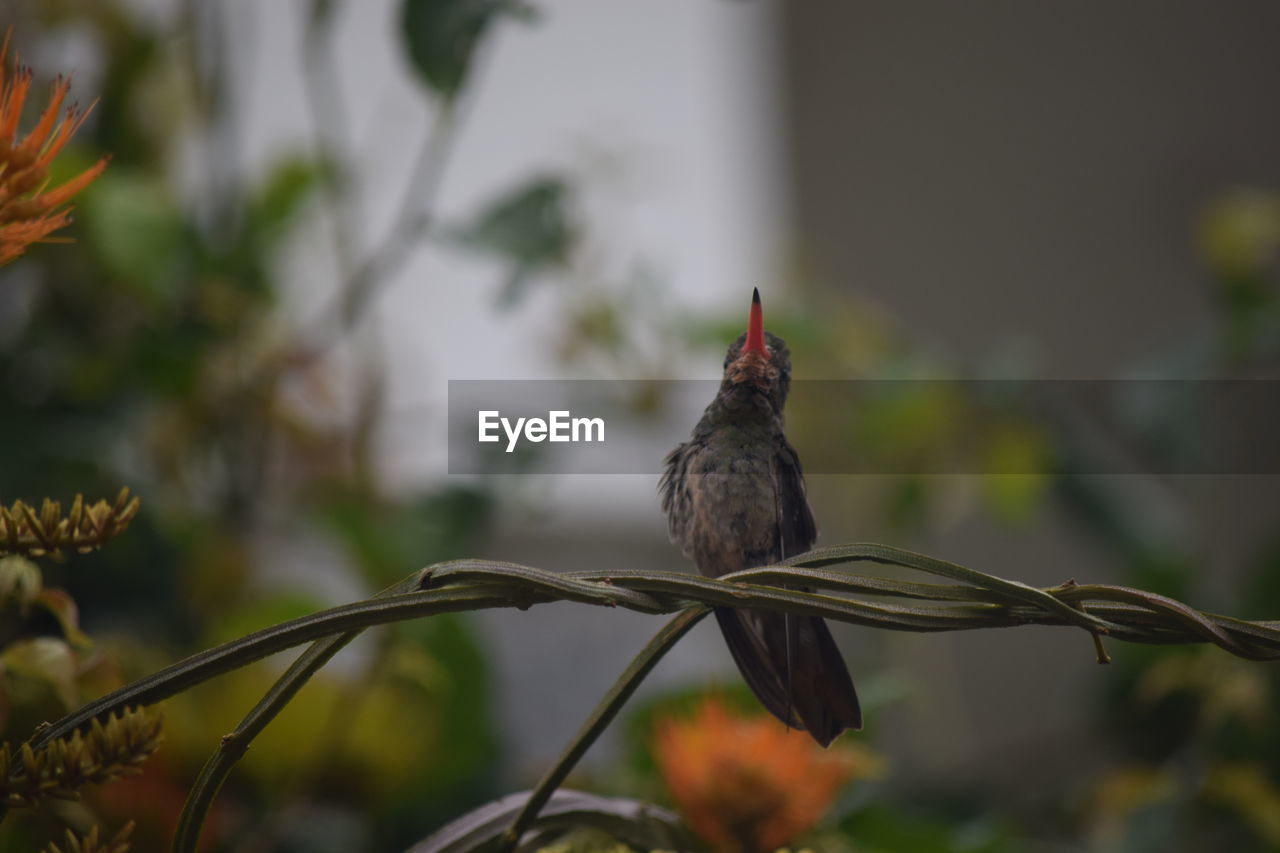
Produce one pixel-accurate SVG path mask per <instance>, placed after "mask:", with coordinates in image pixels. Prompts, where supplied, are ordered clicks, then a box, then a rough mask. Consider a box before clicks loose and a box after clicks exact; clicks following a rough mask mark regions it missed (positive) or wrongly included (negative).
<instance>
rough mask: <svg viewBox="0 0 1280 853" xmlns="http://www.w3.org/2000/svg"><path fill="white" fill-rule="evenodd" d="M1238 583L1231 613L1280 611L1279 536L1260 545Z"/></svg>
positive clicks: (1246, 615) (1267, 615) (1268, 615)
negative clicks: (1244, 578) (1246, 575)
mask: <svg viewBox="0 0 1280 853" xmlns="http://www.w3.org/2000/svg"><path fill="white" fill-rule="evenodd" d="M1241 587H1242V588H1241V594H1240V597H1239V602H1238V603H1237V605H1236V609H1235V610H1232V611H1231V612H1232V613H1233V614H1239V616H1240V618H1242V619H1274V618H1275V617H1276V614H1277V613H1280V537H1277V538H1274V539H1272V541H1270V542H1267V543H1265V544H1264V545H1263V547H1262V548H1260V549H1259V554H1258V556H1257V557H1255V558H1254V560H1253V565H1252V566H1251V567H1250V574H1249V576H1248V578H1247V579H1246V581H1245V582H1244V583H1243V584H1242V585H1241Z"/></svg>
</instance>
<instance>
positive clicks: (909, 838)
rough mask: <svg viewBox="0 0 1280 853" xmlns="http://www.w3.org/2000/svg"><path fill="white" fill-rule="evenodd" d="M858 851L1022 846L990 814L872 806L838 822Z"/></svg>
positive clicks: (979, 851)
mask: <svg viewBox="0 0 1280 853" xmlns="http://www.w3.org/2000/svg"><path fill="white" fill-rule="evenodd" d="M840 828H841V829H842V830H844V832H845V833H846V834H847V835H848V836H849V838H850V839H852V840H853V842H854V843H855V844H856V845H857V848H856V849H858V850H868V851H871V850H874V851H876V853H1004V851H1010V853H1012V851H1014V850H1021V849H1024V847H1023V845H1022V844H1019V843H1017V842H1016V841H1015V839H1013V838H1012V837H1010V833H1009V831H1008V830H1007V829H1006V828H1005V827H1003V826H1002V825H1001V824H1000V823H999V822H998V821H997V820H996V819H995V818H993V817H990V816H983V817H968V818H957V817H955V816H950V815H948V816H945V817H943V816H939V817H931V816H927V815H921V814H918V813H914V812H912V811H909V810H906V809H895V808H887V807H885V806H873V807H871V808H866V809H860V810H858V811H856V812H854V813H853V814H851V815H849V816H848V817H846V818H845V819H844V820H842V821H841V822H840Z"/></svg>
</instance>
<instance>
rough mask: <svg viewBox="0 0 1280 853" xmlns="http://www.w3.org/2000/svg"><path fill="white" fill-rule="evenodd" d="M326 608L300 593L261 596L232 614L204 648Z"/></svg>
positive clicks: (325, 603) (317, 600)
mask: <svg viewBox="0 0 1280 853" xmlns="http://www.w3.org/2000/svg"><path fill="white" fill-rule="evenodd" d="M327 606H328V603H327V602H325V601H323V600H321V599H320V598H319V597H316V596H310V595H307V594H306V593H305V592H303V591H289V592H283V593H276V594H272V595H265V596H262V597H260V598H258V599H257V600H255V601H253V602H252V603H251V604H248V605H243V606H241V607H240V608H238V609H236V610H235V611H233V612H232V613H231V614H230V616H229V617H228V618H227V619H225V620H223V621H222V622H220V623H219V625H218V627H217V629H216V630H215V631H214V632H213V633H212V635H211V636H210V637H209V638H208V641H207V644H208V645H210V646H213V645H217V644H219V643H225V642H228V641H230V640H234V639H236V638H237V637H243V636H245V635H246V634H252V633H253V632H254V631H259V630H261V629H263V628H269V627H271V626H272V625H278V624H279V623H281V622H287V621H288V620H290V619H296V618H298V617H300V616H307V615H309V614H312V613H315V612H317V611H320V610H323V609H324V608H325V607H327Z"/></svg>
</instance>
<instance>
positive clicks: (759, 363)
mask: <svg viewBox="0 0 1280 853" xmlns="http://www.w3.org/2000/svg"><path fill="white" fill-rule="evenodd" d="M790 387H791V353H790V352H789V351H788V350H787V344H786V342H785V341H783V340H782V338H780V337H778V336H777V335H774V334H771V333H769V332H766V331H765V330H764V309H763V308H762V307H761V306H760V291H759V290H758V289H757V290H756V291H755V292H754V293H753V294H752V296H751V313H750V315H749V316H748V319H747V331H746V332H744V333H743V334H742V335H740V336H739V337H738V339H737V340H736V341H734V342H733V344H732V345H731V346H730V347H729V351H728V352H727V353H725V356H724V379H723V380H722V381H721V383H720V390H721V392H725V391H740V390H754V391H758V392H760V393H763V394H765V395H766V396H767V397H769V399H770V400H771V401H772V402H773V404H774V407H775V408H776V409H777V410H778V411H779V412H781V411H782V405H783V403H785V402H786V400H787V391H788V390H789V389H790Z"/></svg>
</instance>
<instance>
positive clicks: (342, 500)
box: [316, 486, 493, 584]
mask: <svg viewBox="0 0 1280 853" xmlns="http://www.w3.org/2000/svg"><path fill="white" fill-rule="evenodd" d="M492 503H493V500H492V497H491V496H490V495H488V494H487V493H486V492H483V491H479V490H477V489H473V488H469V487H465V486H456V487H447V488H443V489H440V490H439V491H437V492H434V493H431V494H428V495H424V496H422V497H421V498H419V499H418V500H416V501H414V502H412V503H407V504H394V503H386V502H371V501H370V500H369V499H368V498H367V497H366V496H364V495H362V494H360V493H359V492H358V491H348V490H345V489H342V488H340V487H335V488H333V489H330V490H328V491H327V492H325V493H323V494H322V495H320V497H319V499H318V501H317V504H316V511H317V512H316V514H317V517H318V519H319V520H320V521H321V522H322V523H323V524H324V525H325V526H326V527H327V528H328V529H329V530H330V531H331V532H332V533H333V534H334V535H336V536H337V537H338V538H339V539H340V540H341V541H342V542H343V544H345V545H346V546H347V548H348V549H349V550H350V552H351V555H352V556H353V557H354V558H355V559H356V560H357V561H358V562H359V564H360V566H361V568H362V569H364V570H365V572H366V573H367V575H368V576H369V577H370V578H371V579H373V581H374V582H375V583H378V584H384V583H390V582H391V581H393V580H395V579H398V578H401V577H403V576H404V575H406V574H408V573H409V572H410V571H412V570H413V569H415V568H420V567H421V566H424V565H426V564H428V563H433V562H439V561H440V560H447V559H450V558H452V557H458V556H461V555H462V553H463V552H465V551H466V550H467V549H468V548H470V547H472V546H473V545H474V543H475V541H476V538H477V536H478V534H479V533H480V532H481V531H482V530H483V529H484V528H485V527H486V526H487V524H488V523H489V520H490V517H491V514H492V509H493V506H492Z"/></svg>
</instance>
